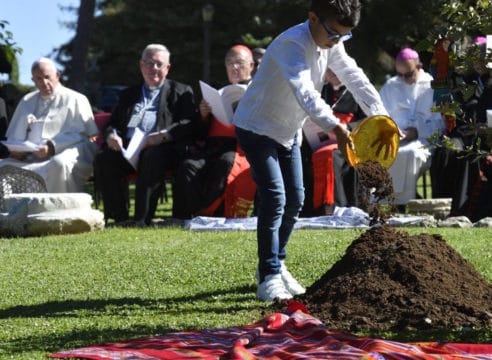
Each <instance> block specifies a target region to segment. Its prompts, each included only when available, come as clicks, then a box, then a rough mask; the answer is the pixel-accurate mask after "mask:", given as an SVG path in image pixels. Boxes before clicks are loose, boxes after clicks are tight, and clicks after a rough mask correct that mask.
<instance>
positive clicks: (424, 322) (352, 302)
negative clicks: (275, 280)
mask: <svg viewBox="0 0 492 360" xmlns="http://www.w3.org/2000/svg"><path fill="white" fill-rule="evenodd" d="M298 300H300V301H301V302H303V303H304V304H306V306H307V308H308V310H309V311H310V312H311V313H312V314H313V315H314V316H316V317H317V318H319V319H320V320H321V321H323V322H324V323H325V324H326V325H327V326H329V327H333V328H338V329H345V330H349V331H356V330H364V329H367V330H368V329H374V330H389V329H400V330H401V329H405V328H414V329H427V328H444V327H445V328H447V329H451V328H459V327H474V328H481V327H487V326H492V285H491V284H490V283H488V282H487V281H486V280H485V279H484V278H483V277H482V276H481V275H480V274H479V273H478V272H477V271H476V270H475V269H474V267H473V266H472V265H471V264H470V263H469V262H467V261H466V260H465V259H464V258H462V257H461V255H460V254H459V253H457V252H456V251H455V250H454V249H453V248H451V247H450V246H449V245H448V244H447V243H446V242H445V241H444V239H442V237H441V236H439V235H430V234H420V235H417V236H411V235H410V234H408V233H407V232H404V231H400V230H396V229H394V228H391V227H389V226H387V225H382V226H379V227H375V228H372V229H370V230H368V231H366V232H364V233H363V234H362V235H361V236H360V237H359V238H358V239H356V240H355V241H354V242H353V243H352V244H351V245H350V246H349V247H348V248H347V250H346V253H345V255H344V256H343V257H342V258H341V259H340V260H339V261H338V262H337V263H336V264H334V265H333V267H332V268H331V269H329V270H328V271H327V272H326V273H325V274H324V275H323V276H322V277H321V278H320V279H318V280H317V281H316V282H315V283H314V284H313V285H312V286H311V287H309V288H308V289H307V291H306V294H304V295H302V296H301V297H299V298H298Z"/></svg>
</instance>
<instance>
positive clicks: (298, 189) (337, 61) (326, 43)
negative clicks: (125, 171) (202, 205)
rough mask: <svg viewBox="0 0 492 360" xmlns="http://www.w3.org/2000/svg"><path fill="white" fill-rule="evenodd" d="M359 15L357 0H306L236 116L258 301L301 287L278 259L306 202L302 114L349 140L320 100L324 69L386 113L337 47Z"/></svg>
mask: <svg viewBox="0 0 492 360" xmlns="http://www.w3.org/2000/svg"><path fill="white" fill-rule="evenodd" d="M359 17H360V3H359V0H312V2H311V7H310V10H309V12H308V20H307V21H306V22H304V23H302V24H299V25H296V26H294V27H292V28H290V29H288V30H286V31H285V32H284V33H282V34H280V35H279V36H278V37H277V38H276V39H275V40H273V42H272V43H271V44H270V45H269V47H268V49H267V51H266V53H265V55H264V57H263V59H262V63H261V66H260V67H259V69H258V72H257V73H256V75H255V77H254V78H253V81H252V83H251V85H250V86H249V88H248V90H247V91H246V94H245V95H244V96H243V98H242V99H241V101H240V103H239V106H238V108H237V110H236V113H235V115H234V120H233V121H234V124H235V125H236V135H237V138H238V141H239V143H240V145H241V147H242V149H243V150H244V152H245V154H246V157H247V159H248V161H249V163H250V165H251V169H252V174H253V178H254V180H255V182H256V185H257V189H258V190H257V191H258V194H259V204H258V225H257V240H258V257H259V263H258V274H257V275H258V282H259V285H258V290H257V297H258V299H260V300H263V301H273V300H274V299H279V300H285V299H290V298H292V296H293V295H299V294H302V293H304V292H305V289H304V288H303V287H302V286H301V285H300V284H299V283H298V282H297V281H296V280H295V278H294V277H293V276H292V275H291V274H290V272H289V271H288V270H287V268H286V266H285V264H284V260H285V257H286V245H287V243H288V240H289V237H290V235H291V232H292V229H293V227H294V224H295V222H296V219H297V216H298V214H299V211H300V209H301V207H302V205H303V201H304V186H303V182H302V161H301V155H300V148H299V146H300V139H299V133H300V129H301V128H302V125H303V122H304V119H305V118H306V117H307V116H309V117H311V119H312V120H313V121H315V122H316V123H317V124H318V125H319V126H321V128H323V129H324V130H325V131H327V132H328V131H331V130H333V131H334V133H335V135H336V138H337V142H338V148H339V149H341V150H342V151H343V152H345V150H346V146H347V145H350V144H351V142H350V139H349V135H350V133H349V131H348V130H347V128H346V126H345V125H343V124H341V123H340V122H339V120H338V119H337V118H336V117H335V115H333V111H332V109H331V108H330V106H329V105H327V104H326V103H325V101H324V100H323V99H322V98H321V93H320V91H321V88H322V86H323V75H324V73H325V70H326V68H327V67H330V68H331V69H332V70H333V72H334V73H335V74H336V75H337V76H338V78H339V79H340V80H341V81H342V82H343V83H344V84H346V86H347V88H348V90H349V91H350V92H351V93H352V94H353V95H354V98H355V100H356V101H357V103H358V104H359V105H360V106H361V108H362V110H363V111H364V112H365V113H366V114H367V115H377V114H383V115H386V114H387V112H386V110H385V108H384V106H383V104H382V102H381V99H380V97H379V94H378V92H377V91H376V89H375V88H374V87H373V86H372V85H371V83H370V82H369V80H368V79H367V77H366V76H365V75H364V73H363V71H362V69H360V68H359V67H358V66H357V64H356V63H355V61H354V60H353V59H352V58H351V57H349V56H348V55H347V53H346V52H345V49H344V46H343V42H344V41H345V40H348V39H350V37H351V36H352V33H351V30H352V28H353V27H355V26H356V25H357V23H358V21H359ZM382 141H383V142H384V139H383V140H382ZM386 146H389V144H386Z"/></svg>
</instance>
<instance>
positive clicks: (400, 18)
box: [57, 0, 448, 93]
mask: <svg viewBox="0 0 492 360" xmlns="http://www.w3.org/2000/svg"><path fill="white" fill-rule="evenodd" d="M207 2H209V3H211V4H212V5H213V6H214V10H215V11H214V16H213V20H212V22H211V24H210V26H211V32H210V33H211V59H210V64H211V71H210V72H211V83H212V85H215V86H221V85H223V84H224V83H226V82H227V79H226V76H225V73H224V67H223V58H224V52H225V49H227V48H229V47H230V45H231V44H233V43H237V42H241V43H244V44H246V45H249V46H251V47H256V46H262V47H266V46H267V45H268V43H269V41H270V40H271V39H272V38H274V37H275V36H277V35H278V34H279V33H280V32H282V31H283V30H285V29H286V28H288V27H290V26H292V25H293V24H296V23H300V22H302V21H304V20H305V19H306V14H307V10H308V7H309V1H307V0H255V1H246V0H239V1H236V2H234V4H232V3H231V2H230V1H228V0H209V1H207V0H188V1H181V2H179V1H171V0H98V1H96V7H97V15H96V16H95V18H94V23H93V27H92V30H91V31H90V40H89V47H88V52H87V57H86V60H85V66H86V69H87V76H86V86H89V88H87V89H86V91H85V92H86V93H90V92H94V91H95V90H96V89H97V88H99V87H100V86H101V85H110V84H121V85H129V84H133V83H135V82H138V81H140V73H139V71H138V66H137V65H138V63H137V61H138V59H139V56H140V52H141V51H142V49H143V48H144V47H145V45H147V44H148V43H155V42H157V43H163V44H165V45H166V46H168V47H169V49H170V51H171V54H172V56H171V62H172V69H171V73H170V77H172V78H174V79H176V80H179V81H183V82H187V83H189V84H191V85H193V86H195V87H196V88H197V82H198V80H199V79H201V77H202V71H203V41H204V38H203V37H204V36H203V21H202V17H201V9H202V7H203V6H204V5H205V4H206V3H207ZM361 2H362V3H363V13H362V17H361V22H360V24H359V26H358V27H356V28H355V29H354V37H353V39H351V40H350V41H348V42H346V43H345V45H346V47H347V51H348V52H349V53H350V54H351V55H352V56H353V57H354V58H355V59H356V60H357V61H358V63H359V64H360V65H361V67H362V68H364V70H365V71H366V72H367V73H368V75H369V77H370V78H371V79H372V80H373V81H374V82H375V83H376V84H378V83H382V82H383V81H384V79H385V76H386V75H387V74H388V73H391V72H393V62H392V61H393V58H394V55H395V54H396V53H397V51H398V50H400V49H401V48H402V47H403V46H415V45H416V44H417V43H419V41H421V40H422V39H424V38H425V37H426V36H427V35H428V34H429V31H430V29H431V28H432V25H433V24H436V23H437V22H439V21H440V20H443V19H442V7H443V5H444V4H446V3H448V1H447V0H435V1H428V0H413V1H408V0H392V1H387V0H361ZM76 38H77V37H76ZM74 41H75V39H73V40H72V41H71V42H69V43H68V44H64V45H62V46H61V47H60V48H59V49H58V51H57V52H58V58H57V61H58V62H60V63H62V64H66V65H67V68H66V69H67V70H66V71H65V72H64V77H66V78H67V77H68V78H69V77H71V76H72V75H71V74H72V73H71V71H70V68H71V65H70V62H71V59H72V58H74V57H75V50H76V49H77V48H78V46H75V42H74ZM431 56H432V53H431V51H426V50H423V54H422V58H423V60H424V64H425V63H426V62H427V63H428V62H429V61H430V58H431ZM77 57H78V55H77ZM74 60H75V59H74ZM67 80H69V79H67Z"/></svg>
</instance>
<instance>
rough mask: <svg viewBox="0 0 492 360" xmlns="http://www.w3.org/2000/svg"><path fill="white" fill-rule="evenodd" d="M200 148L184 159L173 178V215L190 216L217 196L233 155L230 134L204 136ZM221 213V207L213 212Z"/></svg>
mask: <svg viewBox="0 0 492 360" xmlns="http://www.w3.org/2000/svg"><path fill="white" fill-rule="evenodd" d="M208 141H209V143H208V144H207V146H206V148H205V149H204V151H203V152H201V153H197V154H195V155H194V156H192V157H189V158H188V159H186V160H184V161H183V162H182V163H181V164H180V165H179V167H178V169H177V170H176V176H175V180H174V182H173V217H175V218H177V219H191V218H193V217H194V216H195V215H197V214H198V212H199V211H200V210H202V209H206V208H207V207H208V206H210V205H211V204H212V203H213V202H214V201H215V200H216V199H217V198H218V197H220V196H221V195H222V194H223V192H224V190H225V188H226V186H227V177H228V175H229V173H230V171H231V169H232V166H233V164H234V159H235V156H236V140H235V139H233V138H217V139H213V140H212V139H208ZM214 215H216V216H222V215H223V212H222V213H221V208H219V209H218V211H217V212H216V213H215V214H214Z"/></svg>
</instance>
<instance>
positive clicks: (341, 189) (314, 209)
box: [301, 69, 365, 217]
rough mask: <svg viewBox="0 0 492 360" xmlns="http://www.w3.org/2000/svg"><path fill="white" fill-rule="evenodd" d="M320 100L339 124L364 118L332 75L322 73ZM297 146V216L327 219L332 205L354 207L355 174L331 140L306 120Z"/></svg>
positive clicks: (348, 94) (357, 106)
mask: <svg viewBox="0 0 492 360" xmlns="http://www.w3.org/2000/svg"><path fill="white" fill-rule="evenodd" d="M324 80H325V85H324V86H323V89H322V90H321V96H322V97H323V99H324V100H325V101H326V103H327V104H328V105H330V106H331V108H332V110H333V113H334V114H335V116H337V117H338V118H339V119H340V121H341V122H343V123H344V124H348V123H350V122H352V121H353V122H356V121H358V120H361V119H363V118H364V117H365V114H364V112H363V111H362V109H361V108H360V107H359V105H358V104H357V102H356V101H355V99H354V97H353V96H352V94H351V93H350V92H349V91H348V89H347V88H346V87H345V85H343V84H342V82H341V81H340V79H338V77H337V76H336V75H335V73H334V72H333V71H331V70H330V69H327V70H326V72H325V77H324ZM303 133H304V136H303V142H302V146H301V153H302V166H303V177H304V187H305V190H304V192H305V200H304V206H303V208H302V211H301V216H304V217H309V216H320V215H328V214H331V213H332V212H333V209H334V207H335V205H337V206H350V205H355V198H356V197H355V194H354V191H355V172H354V169H353V168H352V167H350V166H348V163H347V162H346V161H345V160H344V158H343V155H342V153H341V152H340V151H339V150H338V145H337V143H336V139H335V136H334V135H333V134H328V133H326V132H325V131H323V129H321V128H320V127H319V126H317V125H316V124H315V123H314V122H312V121H311V120H310V119H307V120H306V122H305V123H304V126H303Z"/></svg>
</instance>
